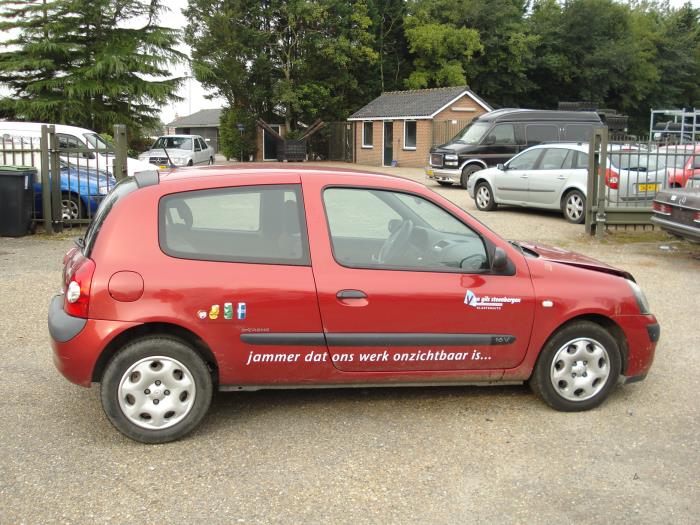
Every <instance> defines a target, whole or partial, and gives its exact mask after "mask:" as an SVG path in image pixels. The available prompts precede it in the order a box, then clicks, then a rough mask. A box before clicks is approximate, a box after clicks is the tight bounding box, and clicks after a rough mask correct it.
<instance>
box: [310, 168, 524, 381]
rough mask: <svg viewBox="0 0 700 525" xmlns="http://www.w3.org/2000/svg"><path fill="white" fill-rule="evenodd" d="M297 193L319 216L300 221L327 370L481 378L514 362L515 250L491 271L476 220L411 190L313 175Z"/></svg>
mask: <svg viewBox="0 0 700 525" xmlns="http://www.w3.org/2000/svg"><path fill="white" fill-rule="evenodd" d="M308 180H309V179H307V181H308ZM304 195H305V202H306V206H307V212H308V213H309V216H311V215H315V216H320V217H325V218H326V220H325V221H309V235H310V237H309V240H310V244H311V254H312V260H313V264H314V277H315V280H316V288H317V291H318V298H319V307H320V311H321V319H322V322H323V326H324V334H325V337H326V341H327V344H328V349H329V353H330V355H331V360H332V363H333V365H334V366H335V367H336V368H337V369H339V370H341V371H347V372H349V371H353V372H402V371H405V372H409V371H421V370H425V371H445V370H447V371H449V370H476V371H482V372H483V374H484V376H486V377H492V376H497V375H498V373H497V371H498V370H502V369H503V368H510V367H514V366H516V365H517V364H518V363H520V362H521V361H522V359H523V357H524V355H525V352H526V349H527V346H528V340H529V337H530V330H531V326H532V319H533V291H532V285H531V282H530V279H529V273H528V270H527V266H526V265H525V264H524V261H523V260H522V256H520V259H517V258H516V260H515V261H514V265H513V267H512V268H511V269H512V272H510V273H507V274H506V273H501V274H499V275H496V274H491V273H490V272H489V271H488V270H485V269H484V268H485V267H486V265H487V264H488V262H487V259H488V258H489V257H490V255H489V253H490V251H491V250H492V248H493V246H492V245H489V242H485V240H484V238H482V237H481V236H480V235H479V233H478V232H477V231H476V230H475V229H474V228H475V224H476V223H474V224H471V225H470V224H467V223H466V222H463V221H462V220H459V219H457V218H456V217H455V216H454V215H453V213H454V210H453V211H452V212H447V211H446V210H445V209H444V208H442V207H441V206H439V205H437V204H435V203H434V202H431V201H430V200H428V199H426V198H425V197H423V196H420V195H416V194H410V193H402V192H396V191H390V190H385V189H381V188H371V187H360V186H356V187H347V186H346V187H324V186H323V181H321V180H319V179H313V180H310V181H309V182H306V181H305V182H304ZM312 222H313V223H312ZM507 249H509V250H510V248H507Z"/></svg>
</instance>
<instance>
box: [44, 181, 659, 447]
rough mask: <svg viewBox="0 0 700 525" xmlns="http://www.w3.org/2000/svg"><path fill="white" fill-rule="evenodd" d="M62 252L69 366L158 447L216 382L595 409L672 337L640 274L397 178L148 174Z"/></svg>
mask: <svg viewBox="0 0 700 525" xmlns="http://www.w3.org/2000/svg"><path fill="white" fill-rule="evenodd" d="M64 265H65V269H64V279H63V281H64V282H63V294H61V295H58V296H56V297H55V298H54V299H53V301H52V303H51V306H50V311H49V332H50V334H51V338H52V340H53V350H54V357H55V363H56V366H57V367H58V369H59V370H60V372H61V373H62V374H63V375H64V376H65V377H66V378H68V379H69V380H70V381H72V382H74V383H77V384H79V385H83V386H90V385H91V384H92V383H101V398H102V404H103V407H104V410H105V412H106V414H107V417H108V418H109V420H110V421H111V422H112V423H113V424H114V426H115V427H116V428H117V429H118V430H120V431H121V432H123V433H124V434H126V435H127V436H129V437H131V438H133V439H136V440H138V441H143V442H149V443H156V442H165V441H171V440H174V439H177V438H179V437H181V436H183V435H184V434H186V433H187V432H189V431H190V430H192V429H193V428H194V427H195V426H196V425H197V424H198V423H199V422H200V421H201V419H202V418H203V417H204V414H205V412H206V411H207V408H208V406H209V403H210V400H211V396H212V391H213V390H214V389H219V390H257V389H261V388H297V387H306V388H317V387H356V386H363V387H364V386H395V385H399V384H408V385H446V384H460V385H463V384H485V383H498V382H507V383H515V382H517V383H520V382H525V381H528V382H529V384H530V385H531V387H532V388H533V390H534V391H535V392H536V393H537V394H538V395H539V396H540V397H541V398H542V399H543V400H544V401H545V402H546V403H548V404H549V405H551V406H552V407H554V408H555V409H558V410H564V411H579V410H586V409H589V408H592V407H595V406H597V405H598V404H600V403H601V402H602V401H603V400H604V399H605V398H606V397H607V396H608V394H609V393H610V391H611V389H612V388H613V387H614V385H615V384H616V383H617V382H618V379H619V378H620V376H622V377H623V378H624V379H625V380H626V381H627V382H629V381H636V380H640V379H643V378H644V377H645V376H646V374H647V372H648V370H649V367H650V366H651V363H652V360H653V356H654V350H655V347H656V342H657V341H658V338H659V325H658V323H657V322H656V319H655V318H654V316H653V315H652V314H651V313H650V311H649V307H648V304H647V302H646V299H645V298H644V295H643V294H642V292H641V290H640V289H639V287H638V286H637V285H636V284H635V282H634V280H633V278H632V276H631V275H629V274H628V273H627V272H625V271H622V270H618V269H616V268H612V267H610V266H607V265H605V264H603V263H600V262H597V261H595V260H592V259H589V258H587V257H584V256H582V255H577V254H574V253H571V252H568V251H564V250H560V249H557V248H551V247H546V246H539V245H534V244H527V243H517V242H509V241H505V240H503V239H502V238H501V237H499V236H498V235H497V234H495V233H494V232H492V231H491V230H489V229H488V228H487V227H485V226H484V225H483V224H481V223H480V222H479V221H477V220H476V219H474V218H473V217H471V216H470V215H469V214H468V213H466V212H465V211H464V210H462V209H461V208H459V207H457V206H456V205H454V204H452V203H451V202H449V201H448V200H446V199H445V198H443V197H441V196H440V195H438V194H436V193H434V192H432V191H430V190H429V189H427V188H426V187H424V186H423V185H421V184H418V183H416V182H411V181H408V180H405V179H401V178H396V177H391V176H385V175H376V174H368V173H359V172H348V171H332V170H328V169H324V170H312V169H254V168H251V169H234V168H200V169H195V170H187V171H182V172H174V173H171V174H168V175H161V176H160V177H159V176H158V174H155V173H151V174H146V173H144V174H139V175H137V176H136V177H135V178H133V179H130V180H126V181H123V182H121V183H119V184H118V185H117V186H116V187H115V189H114V190H113V191H112V193H110V195H109V196H108V197H107V198H106V199H105V200H104V202H103V204H102V205H101V207H100V209H99V210H98V212H97V214H96V216H95V219H94V221H93V222H92V224H91V226H90V228H89V229H88V231H87V232H86V234H85V237H84V238H83V239H81V240H79V241H78V246H77V247H75V248H73V249H72V250H71V251H70V252H69V253H68V254H67V255H66V257H65V260H64Z"/></svg>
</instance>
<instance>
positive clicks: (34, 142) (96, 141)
mask: <svg viewBox="0 0 700 525" xmlns="http://www.w3.org/2000/svg"><path fill="white" fill-rule="evenodd" d="M44 125H48V124H43V123H40V122H0V141H1V142H0V164H13V165H18V164H23V165H30V166H34V167H36V168H37V169H38V168H39V167H40V166H41V155H40V154H39V153H38V152H35V153H29V151H31V150H38V149H39V145H40V140H41V126H44ZM53 126H54V128H55V129H56V136H57V138H58V147H59V149H72V148H87V149H89V150H92V151H89V152H87V151H86V152H84V153H82V154H80V153H76V152H71V153H66V154H65V155H61V159H62V160H63V161H65V162H68V163H69V164H73V165H76V164H77V165H78V166H79V167H80V168H87V169H91V170H100V171H109V172H110V173H114V155H113V154H112V153H107V152H106V151H104V150H106V149H108V148H109V146H108V145H107V143H106V142H105V141H104V140H103V139H102V137H100V136H99V135H98V134H97V133H95V132H94V131H92V130H89V129H85V128H78V127H75V126H65V125H63V124H53ZM22 150H25V151H27V153H24V152H23V151H22ZM100 150H101V151H100ZM126 168H127V173H128V174H129V175H130V176H133V175H134V173H136V172H139V171H153V166H152V165H150V164H149V163H147V162H143V161H140V160H137V159H132V158H127V160H126Z"/></svg>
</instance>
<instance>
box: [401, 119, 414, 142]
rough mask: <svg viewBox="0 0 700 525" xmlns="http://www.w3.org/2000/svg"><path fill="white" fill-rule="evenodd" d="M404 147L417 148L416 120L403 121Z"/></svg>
mask: <svg viewBox="0 0 700 525" xmlns="http://www.w3.org/2000/svg"><path fill="white" fill-rule="evenodd" d="M403 149H416V121H415V120H404V121H403Z"/></svg>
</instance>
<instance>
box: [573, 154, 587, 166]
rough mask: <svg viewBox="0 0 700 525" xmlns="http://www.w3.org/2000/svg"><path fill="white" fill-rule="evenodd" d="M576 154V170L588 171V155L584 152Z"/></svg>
mask: <svg viewBox="0 0 700 525" xmlns="http://www.w3.org/2000/svg"><path fill="white" fill-rule="evenodd" d="M576 153H577V155H576V162H575V163H574V168H575V169H577V170H580V169H584V170H585V169H588V153H584V152H583V151H577V152H576Z"/></svg>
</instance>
